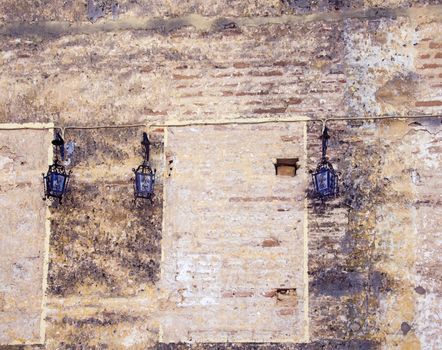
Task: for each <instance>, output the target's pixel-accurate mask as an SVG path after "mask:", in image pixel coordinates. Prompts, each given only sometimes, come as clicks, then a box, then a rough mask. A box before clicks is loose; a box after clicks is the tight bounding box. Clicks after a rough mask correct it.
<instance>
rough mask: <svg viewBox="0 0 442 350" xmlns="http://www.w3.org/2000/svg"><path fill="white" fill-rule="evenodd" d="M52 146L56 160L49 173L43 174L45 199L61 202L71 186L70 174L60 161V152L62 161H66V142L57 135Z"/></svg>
mask: <svg viewBox="0 0 442 350" xmlns="http://www.w3.org/2000/svg"><path fill="white" fill-rule="evenodd" d="M52 145H54V146H55V148H56V154H55V160H54V163H53V164H52V165H50V166H49V169H48V172H47V173H46V175H45V174H43V185H44V192H45V196H44V198H43V199H48V198H58V200H59V202H60V203H61V200H62V198H63V195H64V194H65V193H66V192H67V189H68V184H69V176H70V172H69V173H68V172H66V169H65V167H64V166H63V164H61V163H60V160H59V159H58V152H60V157H61V160H62V161H64V140H63V138H62V137H61V135H60V134H59V133H56V135H55V139H54V140H53V141H52Z"/></svg>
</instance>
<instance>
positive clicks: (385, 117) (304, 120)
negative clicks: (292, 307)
mask: <svg viewBox="0 0 442 350" xmlns="http://www.w3.org/2000/svg"><path fill="white" fill-rule="evenodd" d="M429 118H442V115H441V114H438V115H431V114H430V115H414V116H388V115H382V116H372V117H331V118H319V119H312V118H308V117H300V118H296V119H284V118H277V119H276V118H269V119H260V120H253V119H252V120H247V119H237V120H224V121H210V122H209V121H207V122H206V121H192V122H182V123H179V122H178V123H161V124H160V123H137V124H120V125H90V126H81V125H68V126H56V125H53V124H50V123H46V124H45V125H35V124H32V123H24V124H9V125H7V126H5V125H2V124H0V130H50V129H58V130H61V132H62V135H63V134H64V132H65V130H88V129H124V128H148V129H151V128H168V127H173V128H179V127H189V126H210V125H240V124H247V125H253V124H270V123H309V122H313V123H317V122H322V124H323V125H324V126H325V125H326V124H327V122H329V121H370V120H373V121H374V120H411V119H429Z"/></svg>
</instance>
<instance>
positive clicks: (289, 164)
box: [273, 158, 299, 176]
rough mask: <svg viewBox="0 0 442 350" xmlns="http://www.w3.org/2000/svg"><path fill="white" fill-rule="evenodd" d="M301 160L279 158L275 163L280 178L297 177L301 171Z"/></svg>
mask: <svg viewBox="0 0 442 350" xmlns="http://www.w3.org/2000/svg"><path fill="white" fill-rule="evenodd" d="M298 162H299V158H277V159H276V160H275V161H274V162H273V163H274V165H275V173H276V175H278V176H295V175H296V170H298V169H299V164H298Z"/></svg>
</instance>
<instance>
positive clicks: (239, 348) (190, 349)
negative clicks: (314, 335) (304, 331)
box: [157, 339, 380, 350]
mask: <svg viewBox="0 0 442 350" xmlns="http://www.w3.org/2000/svg"><path fill="white" fill-rule="evenodd" d="M379 348H380V347H379V344H378V343H376V342H374V341H369V340H358V339H356V340H348V341H340V340H324V341H317V342H312V343H309V344H290V343H288V344H278V343H266V344H263V343H243V344H235V343H225V344H223V343H217V344H210V343H206V344H182V343H178V344H162V343H160V344H158V348H157V349H158V350H375V349H379Z"/></svg>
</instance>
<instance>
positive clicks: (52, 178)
mask: <svg viewBox="0 0 442 350" xmlns="http://www.w3.org/2000/svg"><path fill="white" fill-rule="evenodd" d="M48 175H49V176H47V177H46V181H47V188H48V191H49V194H50V195H51V196H56V197H61V196H62V195H63V193H64V191H65V186H66V175H65V174H60V173H55V172H53V173H49V174H48Z"/></svg>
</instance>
